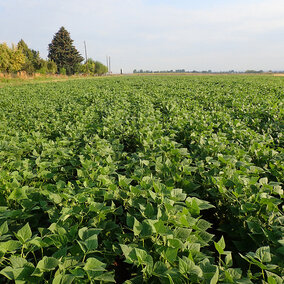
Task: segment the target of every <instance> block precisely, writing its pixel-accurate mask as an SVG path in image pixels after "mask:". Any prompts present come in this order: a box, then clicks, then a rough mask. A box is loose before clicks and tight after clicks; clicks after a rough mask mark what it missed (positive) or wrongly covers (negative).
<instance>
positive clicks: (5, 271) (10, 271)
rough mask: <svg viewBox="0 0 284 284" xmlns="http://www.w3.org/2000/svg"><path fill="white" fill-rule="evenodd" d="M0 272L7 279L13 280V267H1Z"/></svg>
mask: <svg viewBox="0 0 284 284" xmlns="http://www.w3.org/2000/svg"><path fill="white" fill-rule="evenodd" d="M0 274H2V275H4V276H5V277H6V278H8V279H9V280H14V279H15V276H14V268H12V267H11V266H6V267H5V268H3V269H2V270H1V271H0Z"/></svg>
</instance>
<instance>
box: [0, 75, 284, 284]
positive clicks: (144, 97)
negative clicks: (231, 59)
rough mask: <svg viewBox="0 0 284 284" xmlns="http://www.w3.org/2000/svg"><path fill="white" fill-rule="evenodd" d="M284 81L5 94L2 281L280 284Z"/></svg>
mask: <svg viewBox="0 0 284 284" xmlns="http://www.w3.org/2000/svg"><path fill="white" fill-rule="evenodd" d="M282 101H283V82H282V78H273V77H244V76H238V77H234V76H233V77H228V76H224V77H221V76H220V77H219V76H218V77H176V76H166V77H164V76H163V77H149V76H147V77H119V78H118V77H111V78H101V79H98V78H94V79H92V80H90V79H87V80H76V81H75V80H74V81H72V80H68V82H58V83H49V84H44V85H43V84H34V85H23V86H14V87H6V88H5V87H4V88H1V89H0V118H1V124H0V188H1V191H0V255H1V262H0V282H3V283H5V282H8V281H11V282H15V283H108V282H109V283H123V282H125V283H137V282H139V283H212V284H213V283H239V284H240V283H269V284H274V283H277V284H278V283H282V282H283V280H284V279H283V275H284V262H283V255H284V237H283V233H284V231H283V189H282V184H283V176H284V175H283V170H284V168H283V134H282V133H283V128H282V127H283V126H282V121H283V103H282Z"/></svg>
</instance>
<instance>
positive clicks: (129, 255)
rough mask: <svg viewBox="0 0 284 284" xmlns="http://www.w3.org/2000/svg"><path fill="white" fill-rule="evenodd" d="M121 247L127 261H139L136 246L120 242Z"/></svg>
mask: <svg viewBox="0 0 284 284" xmlns="http://www.w3.org/2000/svg"><path fill="white" fill-rule="evenodd" d="M120 247H121V250H122V252H123V254H124V256H125V258H126V261H127V262H129V263H134V262H135V261H137V256H136V252H135V249H134V248H132V247H130V246H127V245H123V244H120Z"/></svg>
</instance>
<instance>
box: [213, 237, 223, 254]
mask: <svg viewBox="0 0 284 284" xmlns="http://www.w3.org/2000/svg"><path fill="white" fill-rule="evenodd" d="M214 245H215V248H216V250H217V251H218V253H219V254H223V253H224V249H225V247H226V244H225V240H224V237H223V236H222V237H221V239H220V240H219V242H218V243H215V242H214Z"/></svg>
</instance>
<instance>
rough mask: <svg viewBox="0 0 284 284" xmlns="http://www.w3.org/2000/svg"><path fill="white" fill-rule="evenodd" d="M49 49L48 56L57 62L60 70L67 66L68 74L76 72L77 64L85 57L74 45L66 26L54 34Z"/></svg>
mask: <svg viewBox="0 0 284 284" xmlns="http://www.w3.org/2000/svg"><path fill="white" fill-rule="evenodd" d="M48 51H49V53H48V58H49V59H50V60H53V61H54V62H55V63H56V65H57V66H58V68H59V70H60V69H61V68H65V69H66V72H67V74H68V75H70V74H74V72H75V68H76V64H78V63H80V62H82V61H83V59H84V58H83V57H82V56H81V55H80V53H79V52H78V51H77V49H76V48H75V46H74V45H73V40H72V39H71V37H70V34H69V32H68V31H67V30H66V29H65V28H64V27H61V28H60V29H59V31H58V32H57V33H56V34H55V35H54V37H53V40H52V42H51V43H50V44H49V46H48Z"/></svg>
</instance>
